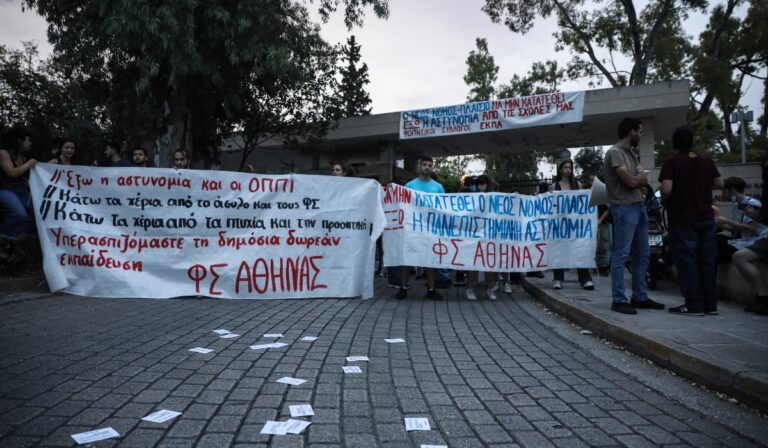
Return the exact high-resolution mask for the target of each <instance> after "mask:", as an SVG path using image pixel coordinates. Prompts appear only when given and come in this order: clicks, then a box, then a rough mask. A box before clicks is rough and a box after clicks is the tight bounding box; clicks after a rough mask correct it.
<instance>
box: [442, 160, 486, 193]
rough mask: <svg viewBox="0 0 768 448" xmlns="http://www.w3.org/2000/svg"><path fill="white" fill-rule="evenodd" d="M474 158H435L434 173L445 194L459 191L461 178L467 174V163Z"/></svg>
mask: <svg viewBox="0 0 768 448" xmlns="http://www.w3.org/2000/svg"><path fill="white" fill-rule="evenodd" d="M473 160H476V157H475V156H450V157H435V158H434V171H435V175H436V176H437V178H438V181H439V182H440V183H441V184H443V188H444V189H445V192H446V193H456V192H458V191H461V189H462V188H463V185H462V184H461V178H462V177H463V176H464V175H466V174H467V168H468V166H469V163H470V162H472V161H473Z"/></svg>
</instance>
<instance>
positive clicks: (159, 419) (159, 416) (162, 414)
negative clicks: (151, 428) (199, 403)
mask: <svg viewBox="0 0 768 448" xmlns="http://www.w3.org/2000/svg"><path fill="white" fill-rule="evenodd" d="M180 415H181V412H176V411H169V410H168V409H163V410H160V411H157V412H153V413H152V414H149V415H148V416H146V417H144V418H142V420H146V421H148V422H155V423H163V422H167V421H168V420H170V419H172V418H176V417H178V416H180Z"/></svg>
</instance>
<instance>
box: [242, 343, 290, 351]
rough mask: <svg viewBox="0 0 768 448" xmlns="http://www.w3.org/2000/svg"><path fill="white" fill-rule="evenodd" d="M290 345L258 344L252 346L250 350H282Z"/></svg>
mask: <svg viewBox="0 0 768 448" xmlns="http://www.w3.org/2000/svg"><path fill="white" fill-rule="evenodd" d="M286 345H288V344H285V343H283V342H273V343H271V344H257V345H251V346H250V348H252V349H253V350H261V349H263V348H280V347H285V346H286Z"/></svg>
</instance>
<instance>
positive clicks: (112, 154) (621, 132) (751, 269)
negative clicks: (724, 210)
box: [0, 118, 768, 315]
mask: <svg viewBox="0 0 768 448" xmlns="http://www.w3.org/2000/svg"><path fill="white" fill-rule="evenodd" d="M642 132H643V129H642V123H641V121H640V120H637V119H634V118H625V119H624V120H622V121H621V122H620V123H619V125H618V140H617V142H616V144H615V145H613V146H612V147H611V148H610V149H609V150H608V151H607V152H606V153H605V157H604V173H605V174H604V182H605V186H606V189H607V193H608V197H609V199H610V201H609V204H607V205H601V206H599V207H598V210H597V224H598V227H597V251H596V254H594V256H595V262H596V266H597V269H596V272H597V273H598V274H599V275H601V276H610V279H611V295H612V304H611V309H612V310H613V311H616V312H618V313H622V314H636V313H637V310H638V309H651V310H661V309H664V308H665V306H664V305H663V304H661V303H658V302H656V301H654V300H652V299H651V298H650V297H649V296H648V285H647V282H646V279H647V275H646V274H647V272H649V262H650V261H651V260H650V253H651V251H650V246H649V242H648V235H649V228H652V229H653V228H655V227H659V228H664V235H665V241H666V244H668V246H669V252H670V254H671V258H672V259H673V260H674V265H675V267H676V271H677V278H678V283H679V286H680V290H681V293H682V296H683V298H684V300H685V301H684V303H683V304H682V305H680V306H676V307H672V308H670V309H669V312H672V313H675V314H681V315H706V314H709V315H713V314H717V312H718V311H717V291H716V278H717V263H721V262H729V261H732V262H733V264H734V266H736V268H737V269H738V270H739V272H740V273H741V274H742V275H743V276H744V277H745V279H747V282H748V284H750V285H753V286H754V288H755V293H756V294H755V300H754V302H753V303H752V304H750V305H749V306H747V308H746V310H747V311H750V312H755V313H758V314H763V315H766V314H768V279H766V278H764V277H763V276H762V275H761V273H760V270H759V268H758V266H757V264H756V263H757V262H759V261H763V262H765V261H768V210H766V207H762V204H761V203H760V201H759V200H757V199H755V198H752V197H750V196H748V195H747V194H746V193H745V190H746V182H745V181H744V179H741V178H738V177H730V178H726V179H722V177H721V176H720V173H719V171H718V169H717V167H716V166H715V164H714V163H713V162H712V160H711V159H710V158H708V157H707V156H705V155H702V154H701V153H699V152H697V151H695V150H694V148H693V137H694V135H693V131H692V130H691V128H689V127H687V126H681V127H679V128H677V129H676V130H675V132H674V134H673V135H672V145H673V147H674V149H675V151H676V152H675V154H674V155H672V156H670V157H668V158H667V159H665V161H664V163H663V164H662V167H661V172H660V175H659V179H658V181H659V182H660V183H661V187H660V190H659V193H660V195H661V199H662V201H661V202H662V204H660V203H659V200H658V198H657V192H655V191H654V190H653V188H652V187H651V186H650V184H649V183H648V178H647V175H648V172H647V171H645V170H644V169H643V167H642V166H641V165H640V160H639V157H638V155H637V153H636V147H637V145H638V144H639V141H640V138H641V136H642ZM2 144H3V146H2V148H1V149H0V239H8V240H15V239H17V238H19V236H20V235H22V234H23V233H25V232H34V229H31V230H30V228H29V227H28V226H29V223H30V221H31V220H30V219H29V216H31V215H30V210H31V206H32V200H31V195H30V190H29V185H28V184H29V172H30V170H31V169H32V167H34V166H35V164H36V163H37V160H36V159H34V158H33V157H31V150H32V141H31V133H30V132H29V131H27V130H25V129H23V128H21V127H13V128H11V129H10V130H9V131H8V132H6V134H5V135H4V138H3V140H2ZM104 156H105V158H106V161H107V162H106V163H107V165H108V166H112V167H152V166H153V163H152V161H151V160H150V157H149V154H148V151H147V150H146V149H144V148H140V147H139V148H135V149H133V151H132V152H131V158H130V160H127V159H124V158H123V156H122V151H121V146H120V144H118V143H116V142H110V143H108V144H107V145H106V147H105V150H104ZM48 162H49V163H56V164H60V165H73V164H76V163H77V144H76V142H75V141H73V140H71V139H61V140H59V141H58V142H57V145H56V146H55V148H54V150H53V151H52V154H51V158H50V160H49V161H48ZM171 166H172V167H173V168H177V169H186V168H189V166H190V157H189V154H188V153H187V151H186V150H184V149H178V150H176V151H175V152H174V154H173V160H172V165H171ZM220 168H221V163H220V162H219V161H218V160H211V161H209V162H208V163H206V169H209V170H218V169H220ZM244 171H246V172H253V168H252V167H251V166H249V165H247V166H246V167H245V169H244ZM330 174H331V175H333V176H356V175H357V173H356V170H355V168H354V167H353V166H352V165H350V164H347V163H344V162H333V163H332V164H331V173H330ZM762 176H763V191H762V197H763V198H766V197H768V191H767V190H768V159H766V160H765V161H763V164H762ZM594 180H595V175H594V174H592V173H584V174H583V176H582V179H581V182H580V181H579V180H578V179H577V177H576V176H575V173H574V163H573V161H571V160H564V161H561V162H560V163H558V165H557V173H556V177H555V180H554V182H553V184H552V185H547V184H544V185H540V187H539V193H543V192H547V191H567V190H577V189H582V188H591V187H592V184H593V182H594ZM492 185H493V182H492V180H491V179H490V178H489V177H488V176H486V175H480V176H467V177H466V178H465V182H464V190H463V191H465V192H481V193H482V192H489V191H491V188H492ZM405 186H406V187H408V188H410V189H413V190H418V191H421V192H427V193H444V192H445V190H444V188H443V186H442V185H441V184H440V183H439V182H438V181H437V180H435V175H434V162H433V160H432V159H431V158H430V157H422V158H421V159H420V160H419V163H418V169H417V177H416V178H415V179H413V180H411V181H410V182H408V183H407V184H406V185H405ZM716 189H722V192H723V198H727V199H729V200H730V202H731V203H732V204H733V209H732V212H731V214H730V217H728V216H723V215H722V214H721V213H720V212H719V210H718V209H717V208H716V207H714V206H713V195H712V191H713V190H716ZM661 205H664V208H663V209H662V207H661ZM378 244H379V252H381V250H382V248H381V241H379V243H378ZM628 267H629V269H630V270H631V275H632V292H631V295H628V294H627V292H626V291H625V287H624V270H625V269H627V268H628ZM413 272H414V269H413V268H412V267H400V268H390V269H388V270H387V275H388V277H389V282H390V285H391V286H394V287H397V288H398V291H397V293H396V295H395V297H396V298H397V299H399V300H403V299H405V298H407V297H408V289H409V287H410V278H411V275H412V273H413ZM421 272H422V273H423V275H424V276H425V277H426V281H427V294H426V296H427V298H428V299H432V300H442V297H441V295H440V293H439V292H438V291H437V285H438V282H439V281H440V279H445V278H446V277H448V275H449V274H448V273H447V272H445V270H440V269H433V268H424V269H423V270H421ZM552 274H553V288H554V289H561V288H562V287H563V281H564V278H565V271H564V270H562V269H555V270H553V273H552ZM576 274H577V278H578V282H579V284H580V286H581V287H582V288H584V289H586V290H594V289H595V285H594V282H593V279H592V272H591V271H590V270H589V269H577V270H576ZM519 275H520V274H519V273H507V274H503V275H500V274H496V273H488V272H485V273H479V272H466V273H463V275H459V276H457V279H456V283H457V284H460V285H465V286H466V288H465V293H464V295H465V297H466V299H467V300H477V299H478V293H477V290H478V287H479V284H480V281H479V279H480V277H481V276H482V277H484V279H485V280H484V283H485V294H486V297H487V298H488V299H489V300H497V299H498V295H497V294H496V293H497V291H498V290H499V289H501V290H503V291H504V292H506V293H511V292H512V287H511V284H512V283H514V282H515V280H516V279H517V278H519ZM527 275H530V276H543V274H542V273H541V272H531V273H528V274H527ZM458 277H460V278H461V280H459V278H458Z"/></svg>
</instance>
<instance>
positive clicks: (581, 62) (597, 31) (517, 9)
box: [483, 0, 707, 87]
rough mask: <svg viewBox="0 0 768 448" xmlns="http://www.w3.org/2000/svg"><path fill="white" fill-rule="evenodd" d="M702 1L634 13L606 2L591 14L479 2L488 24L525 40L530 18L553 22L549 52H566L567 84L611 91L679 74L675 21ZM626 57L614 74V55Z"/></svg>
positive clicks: (570, 3) (531, 0)
mask: <svg viewBox="0 0 768 448" xmlns="http://www.w3.org/2000/svg"><path fill="white" fill-rule="evenodd" d="M706 4H707V2H706V1H705V0H655V1H650V2H648V4H647V5H646V6H645V7H644V8H643V9H642V10H641V11H639V14H638V10H637V8H636V7H635V3H634V2H633V1H632V0H621V1H618V0H612V1H606V2H604V3H601V4H600V7H596V8H594V9H591V10H587V9H586V8H585V3H584V2H583V1H581V0H485V6H484V7H483V11H484V12H485V13H486V14H488V16H489V17H490V18H491V20H493V21H494V22H496V23H498V22H503V23H504V24H505V25H506V26H507V27H508V28H509V29H510V30H511V31H513V32H515V33H521V34H525V33H527V32H528V31H530V30H531V28H532V27H533V24H534V23H535V19H536V17H539V16H540V17H544V18H547V17H549V16H551V15H554V16H555V17H556V18H557V31H555V33H554V36H555V39H556V43H555V48H556V50H558V51H565V50H567V51H569V52H570V53H571V54H573V58H572V59H571V61H570V62H569V63H568V66H567V67H566V72H567V74H568V77H569V78H570V79H581V78H590V79H592V80H594V81H597V82H598V83H600V82H602V81H607V82H608V83H610V85H611V86H613V87H618V86H621V85H634V84H644V83H646V82H649V81H652V80H654V79H666V78H667V77H668V76H669V74H670V73H675V72H677V71H679V66H680V57H679V56H680V54H679V52H678V53H676V50H678V48H677V47H676V46H675V45H670V44H671V43H680V42H684V41H685V40H686V39H685V37H684V35H683V32H682V27H681V20H682V19H684V18H686V17H687V16H688V14H690V13H691V12H696V11H704V10H705V9H706ZM616 54H621V55H624V56H627V57H628V58H629V60H630V61H631V63H630V64H631V67H629V68H628V69H619V68H617V67H616V64H615V60H616V58H615V55H616Z"/></svg>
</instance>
